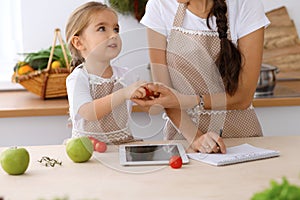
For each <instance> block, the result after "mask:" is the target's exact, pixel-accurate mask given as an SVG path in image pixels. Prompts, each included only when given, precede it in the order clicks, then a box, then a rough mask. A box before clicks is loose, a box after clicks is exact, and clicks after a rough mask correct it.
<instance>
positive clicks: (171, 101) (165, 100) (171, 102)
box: [132, 83, 179, 108]
mask: <svg viewBox="0 0 300 200" xmlns="http://www.w3.org/2000/svg"><path fill="white" fill-rule="evenodd" d="M145 88H146V89H147V90H148V91H150V92H151V93H154V94H156V95H155V96H152V97H151V98H139V99H132V101H133V102H135V103H137V104H138V105H140V106H143V107H151V106H153V105H160V106H162V107H164V108H176V107H179V101H178V97H177V95H176V91H175V90H173V89H171V88H169V87H167V86H165V85H163V84H161V83H160V84H158V83H148V84H146V85H145Z"/></svg>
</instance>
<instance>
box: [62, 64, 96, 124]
mask: <svg viewBox="0 0 300 200" xmlns="http://www.w3.org/2000/svg"><path fill="white" fill-rule="evenodd" d="M75 70H76V69H75ZM75 70H74V71H73V72H72V73H71V74H70V75H69V76H68V78H67V80H66V84H67V92H68V101H69V111H70V116H71V118H72V119H74V117H75V116H76V115H77V114H78V110H79V108H80V107H81V106H82V105H83V104H85V103H89V102H92V101H93V99H92V97H91V94H90V88H89V81H88V76H85V75H84V73H82V70H80V69H78V70H76V71H75Z"/></svg>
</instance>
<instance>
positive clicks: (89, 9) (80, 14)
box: [65, 1, 117, 67]
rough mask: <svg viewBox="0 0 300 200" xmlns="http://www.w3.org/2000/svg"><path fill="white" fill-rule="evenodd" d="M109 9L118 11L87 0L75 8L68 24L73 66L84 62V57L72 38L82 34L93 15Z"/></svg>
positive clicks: (67, 38)
mask: <svg viewBox="0 0 300 200" xmlns="http://www.w3.org/2000/svg"><path fill="white" fill-rule="evenodd" d="M103 10H109V11H112V12H113V13H115V14H116V16H117V13H116V12H115V11H114V10H113V9H112V8H110V7H108V6H107V5H106V4H103V3H100V2H95V1H91V2H87V3H85V4H83V5H81V6H79V7H78V8H77V9H75V10H74V11H73V12H72V13H71V15H70V17H69V19H68V22H67V25H66V33H65V34H66V40H67V43H68V48H69V50H70V52H71V55H72V66H74V67H76V66H78V65H79V64H81V63H83V62H84V58H83V57H82V55H81V53H80V51H78V50H77V49H76V48H75V47H74V46H73V44H72V42H71V40H72V38H73V37H74V36H79V35H81V34H82V32H83V30H84V29H85V28H86V27H87V26H88V25H89V23H90V21H91V17H92V16H93V15H94V14H95V13H96V12H99V11H103Z"/></svg>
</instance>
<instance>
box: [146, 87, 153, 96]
mask: <svg viewBox="0 0 300 200" xmlns="http://www.w3.org/2000/svg"><path fill="white" fill-rule="evenodd" d="M145 90H146V97H150V96H153V92H152V91H150V90H148V89H147V88H145Z"/></svg>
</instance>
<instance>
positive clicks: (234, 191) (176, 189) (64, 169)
mask: <svg viewBox="0 0 300 200" xmlns="http://www.w3.org/2000/svg"><path fill="white" fill-rule="evenodd" d="M225 143H226V145H227V146H228V147H229V146H235V145H239V144H243V143H249V144H251V145H254V146H257V147H262V148H267V149H273V150H278V151H280V157H276V158H270V159H264V160H257V161H252V162H245V163H240V164H235V165H228V166H223V167H215V166H211V165H208V164H205V163H201V162H198V161H194V160H190V163H189V164H186V165H184V166H183V167H182V168H180V169H172V168H170V167H168V166H135V167H122V166H120V165H119V159H118V153H117V150H118V149H117V147H116V146H109V148H108V151H107V152H105V153H102V154H101V153H94V156H93V157H92V159H91V160H90V161H88V162H86V163H73V162H72V161H71V160H70V159H69V158H68V157H67V155H66V152H65V146H64V145H54V146H29V147H26V148H27V150H28V151H29V153H30V156H31V158H30V160H31V161H30V164H29V168H28V169H27V171H26V173H25V174H23V175H20V176H10V175H7V174H6V173H4V171H3V170H2V169H0V188H1V190H0V198H1V197H2V198H4V200H6V199H7V200H8V199H12V200H15V199H28V200H29V199H30V200H35V199H49V200H50V199H54V198H55V197H56V198H58V197H59V198H66V197H68V198H69V199H70V200H75V199H99V200H100V199H109V200H114V199H130V200H135V199H143V200H153V199H173V200H175V199H178V200H179V199H180V200H182V199H205V200H228V199H232V200H249V199H250V197H251V196H252V195H253V194H254V193H256V192H260V191H262V190H264V189H266V188H268V187H269V186H270V180H276V181H277V182H280V183H281V180H282V177H286V178H287V179H288V181H289V182H290V183H292V184H297V185H300V178H299V173H300V157H299V152H300V136H284V137H279V136H277V137H260V138H232V139H225ZM3 149H4V148H0V151H2V150H3ZM42 156H49V157H50V158H55V159H58V160H59V161H62V163H63V164H62V166H59V165H56V166H55V167H46V166H44V165H42V164H41V163H39V162H37V160H39V159H41V158H42Z"/></svg>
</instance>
